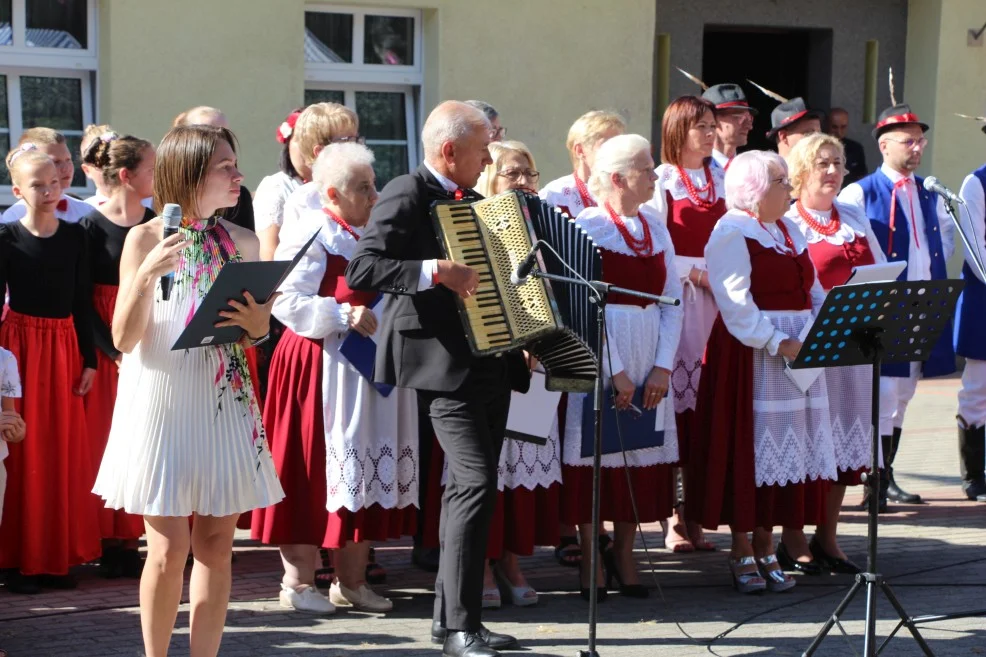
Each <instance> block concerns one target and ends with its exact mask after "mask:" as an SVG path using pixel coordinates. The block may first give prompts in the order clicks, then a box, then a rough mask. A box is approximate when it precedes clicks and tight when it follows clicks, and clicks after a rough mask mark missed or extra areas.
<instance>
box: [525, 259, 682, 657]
mask: <svg viewBox="0 0 986 657" xmlns="http://www.w3.org/2000/svg"><path fill="white" fill-rule="evenodd" d="M545 246H546V247H547V248H548V250H550V251H551V252H552V253H554V255H555V257H557V258H558V259H559V260H560V261H562V262H564V261H563V260H562V259H561V256H559V255H558V254H557V253H555V250H554V249H552V248H551V247H550V245H545ZM531 276H533V277H535V278H541V279H544V280H546V281H552V282H554V283H563V284H565V285H581V286H584V287H587V288H589V289H590V290H592V293H593V294H592V297H593V298H592V302H593V303H595V304H596V326H597V329H598V331H597V333H596V344H595V348H596V355H597V362H596V381H595V385H594V387H593V394H592V399H593V414H594V417H593V429H594V435H593V441H592V445H593V448H592V536H593V540H592V541H591V544H592V545H591V547H590V549H589V572H590V573H591V574H590V575H589V579H590V582H591V585H590V586H589V642H588V646H587V648H586V650H580V651H579V652H578V657H599V653H598V652H596V623H597V621H598V618H599V612H598V609H599V607H598V605H599V601H598V599H597V598H598V596H597V593H598V589H597V587H596V569H597V568H598V567H599V541H598V540H595V539H596V537H598V536H599V525H600V519H599V498H600V484H601V481H602V479H601V476H602V452H603V405H604V398H603V388H604V382H603V354H604V353H605V352H604V351H603V348H604V345H605V342H604V336H605V334H606V303H607V300H608V298H609V295H610V294H621V295H626V296H631V297H635V298H637V299H645V300H647V301H651V302H653V303H660V304H663V305H668V306H677V305H680V304H681V299H675V298H673V297H666V296H662V295H659V294H648V293H646V292H638V291H636V290H629V289H627V288H624V287H617V286H615V285H610V284H609V283H604V282H603V281H587V280H585V279H579V278H571V277H568V276H558V275H557V274H549V273H547V272H543V271H540V270H537V269H535V270H533V271H532V272H531Z"/></svg>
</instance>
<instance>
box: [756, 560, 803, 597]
mask: <svg viewBox="0 0 986 657" xmlns="http://www.w3.org/2000/svg"><path fill="white" fill-rule="evenodd" d="M757 564H758V565H757V569H758V570H759V571H760V574H761V575H762V576H763V579H764V580H765V581H766V583H767V590H768V591H771V592H773V593H780V592H781V591H787V590H790V589H793V588H794V585H795V584H797V583H798V582H797V581H795V579H794V578H793V577H792V576H790V575H788V574H787V573H785V572H784V571H783V570H781V565H780V564H779V563H777V557H776V556H774V555H773V554H768V555H767V556H766V557H761V558H759V559H757ZM775 564H776V565H777V567H776V568H774V569H770V568H769V566H773V565H775Z"/></svg>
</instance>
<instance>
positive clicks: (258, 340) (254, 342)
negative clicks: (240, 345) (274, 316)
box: [247, 331, 270, 347]
mask: <svg viewBox="0 0 986 657" xmlns="http://www.w3.org/2000/svg"><path fill="white" fill-rule="evenodd" d="M247 338H249V340H250V346H251V347H256V346H258V345H262V344H263V343H265V342H267V341H268V340H270V331H267V332H266V333H264V334H263V335H262V336H260V337H259V338H256V339H254V338H251V337H250V334H249V333H247Z"/></svg>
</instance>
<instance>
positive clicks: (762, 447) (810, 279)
mask: <svg viewBox="0 0 986 657" xmlns="http://www.w3.org/2000/svg"><path fill="white" fill-rule="evenodd" d="M725 188H726V204H727V205H728V206H729V208H730V209H729V211H728V212H727V213H726V214H725V215H723V216H722V218H721V219H719V222H718V223H717V224H716V226H715V228H714V229H713V231H712V235H711V237H710V238H709V242H708V245H707V246H706V247H705V259H706V262H707V263H708V268H709V280H710V284H711V289H712V293H713V294H714V295H715V300H716V305H718V307H719V318H718V319H717V320H716V322H715V325H714V326H713V328H712V335H711V336H710V338H709V345H708V348H707V350H706V355H705V364H704V367H703V368H702V378H701V382H700V383H699V391H698V404H697V407H696V410H695V416H696V419H697V426H696V432H695V435H694V438H695V442H694V443H693V449H694V451H693V452H692V457H693V458H692V459H691V460H690V462H689V477H688V482H687V483H688V500H689V504H690V507H691V508H692V509H693V511H692V513H694V514H695V515H694V516H693V517H694V518H696V519H698V520H700V521H701V522H702V525H703V526H704V527H705V528H706V529H716V528H717V527H718V526H719V525H720V524H723V523H725V524H728V525H729V526H730V529H731V531H732V549H731V551H730V555H729V566H730V571H731V572H732V576H733V583H734V585H735V587H736V589H737V590H738V591H740V592H743V593H751V592H755V591H762V590H764V589H768V590H770V591H784V590H787V589H790V588H791V587H793V586H794V584H795V582H794V579H793V578H791V577H790V576H789V575H785V574H784V572H783V571H782V570H781V566H780V564H779V563H778V561H777V557H776V556H775V555H774V548H773V528H774V526H776V525H780V526H782V527H784V528H785V529H794V530H800V529H802V528H803V527H804V525H805V524H817V523H818V522H820V521H821V520H822V518H823V516H824V488H825V486H824V485H823V481H824V480H835V478H836V461H835V449H834V446H833V443H832V431H831V426H830V422H829V409H828V395H827V392H826V386H825V374H824V373H822V374H821V375H820V376H819V377H818V378H817V379H816V380H815V381H814V382H813V383H812V384H811V385H810V387H809V388H808V390H807V392H803V391H802V390H801V388H799V387H798V386H797V385H796V384H795V383H794V382H793V380H792V379H791V378H789V377H788V376H787V375H786V374H785V361H791V360H794V359H795V358H797V356H798V352H799V351H800V349H801V342H799V341H798V336H799V335H800V333H801V330H802V329H803V328H804V326H805V325H806V324H807V323H808V322H810V321H811V319H812V314H813V312H817V311H818V309H819V307H820V306H821V303H822V301H823V299H824V294H823V292H822V288H821V285H819V283H818V280H817V277H816V275H815V268H814V266H813V265H812V262H811V258H810V257H809V254H808V245H807V243H806V241H805V238H804V236H803V235H802V234H801V231H800V230H798V227H797V226H796V225H795V224H794V223H793V222H791V221H790V220H788V219H786V218H784V213H785V212H786V211H787V210H788V207H789V205H790V200H789V199H790V193H791V184H790V181H789V179H788V176H787V165H786V164H785V162H784V160H783V159H782V158H781V157H780V156H779V155H777V154H775V153H769V152H762V151H752V152H749V153H744V154H742V155H739V156H737V157H736V159H735V160H733V162H732V165H731V166H730V168H729V171H728V172H727V173H726V180H725ZM749 532H752V533H753V540H752V543H751V541H750V539H749V537H748V533H749ZM801 535H802V538H803V533H802V534H801Z"/></svg>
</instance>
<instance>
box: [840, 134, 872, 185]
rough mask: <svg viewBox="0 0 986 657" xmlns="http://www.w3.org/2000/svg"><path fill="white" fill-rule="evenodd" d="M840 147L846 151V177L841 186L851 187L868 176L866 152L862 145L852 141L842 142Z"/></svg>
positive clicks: (847, 139)
mask: <svg viewBox="0 0 986 657" xmlns="http://www.w3.org/2000/svg"><path fill="white" fill-rule="evenodd" d="M842 146H843V147H844V148H845V149H846V177H845V180H843V183H842V186H843V187H845V186H846V185H851V184H852V183H854V182H858V181H859V180H860V179H862V178H865V177H866V176H867V175H869V173H870V172H869V171H868V170H867V169H866V151H865V150H864V149H863V145H862V144H860V143H859V142H858V141H855V140H853V139H849V138H848V137H847V138H846V139H843V140H842Z"/></svg>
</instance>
